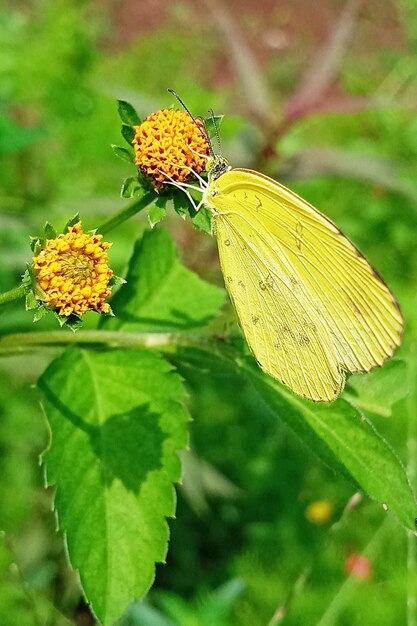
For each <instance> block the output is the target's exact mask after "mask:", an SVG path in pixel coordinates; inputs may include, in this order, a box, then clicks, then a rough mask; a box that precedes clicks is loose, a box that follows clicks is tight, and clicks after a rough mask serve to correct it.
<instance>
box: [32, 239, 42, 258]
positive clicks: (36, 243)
mask: <svg viewBox="0 0 417 626" xmlns="http://www.w3.org/2000/svg"><path fill="white" fill-rule="evenodd" d="M30 249H31V250H32V252H33V256H38V254H39V252H40V251H41V250H42V239H40V238H39V237H31V238H30Z"/></svg>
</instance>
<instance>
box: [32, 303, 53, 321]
mask: <svg viewBox="0 0 417 626" xmlns="http://www.w3.org/2000/svg"><path fill="white" fill-rule="evenodd" d="M38 305H39V302H38ZM48 313H50V310H49V309H47V308H46V307H44V306H43V304H41V305H39V306H38V308H37V309H35V312H34V314H33V322H39V320H41V319H42V318H43V317H45V315H47V314H48Z"/></svg>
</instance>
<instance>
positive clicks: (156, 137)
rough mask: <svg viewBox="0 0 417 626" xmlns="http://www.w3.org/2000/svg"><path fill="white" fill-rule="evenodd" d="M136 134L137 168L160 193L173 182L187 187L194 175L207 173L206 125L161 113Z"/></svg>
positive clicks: (187, 117)
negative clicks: (166, 184)
mask: <svg viewBox="0 0 417 626" xmlns="http://www.w3.org/2000/svg"><path fill="white" fill-rule="evenodd" d="M134 131H135V138H134V140H133V142H132V143H133V147H134V149H135V163H136V166H137V167H138V168H139V169H140V170H141V171H142V172H143V173H144V174H146V175H147V176H149V177H150V178H151V179H152V180H153V185H154V188H155V190H156V191H159V190H160V189H161V187H162V186H163V185H164V183H168V182H170V179H172V180H174V181H176V182H179V183H183V182H186V181H187V180H188V179H190V178H192V177H193V172H195V173H197V174H200V173H201V172H202V171H203V170H204V169H205V166H206V162H207V157H208V156H209V154H210V153H209V145H208V141H207V138H206V132H205V129H204V125H203V123H202V122H200V120H196V121H194V120H193V119H192V118H191V116H190V115H189V114H188V113H185V112H183V111H178V110H173V109H164V110H163V111H157V112H156V113H152V114H151V115H149V116H148V117H147V118H146V119H145V120H144V121H143V122H142V124H140V125H139V126H135V127H134ZM191 170H192V171H191ZM168 177H170V178H168Z"/></svg>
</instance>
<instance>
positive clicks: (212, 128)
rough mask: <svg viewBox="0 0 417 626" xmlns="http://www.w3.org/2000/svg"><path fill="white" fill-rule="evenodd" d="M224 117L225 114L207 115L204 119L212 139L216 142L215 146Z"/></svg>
mask: <svg viewBox="0 0 417 626" xmlns="http://www.w3.org/2000/svg"><path fill="white" fill-rule="evenodd" d="M223 117H224V115H215V116H214V117H206V118H205V120H204V126H205V127H206V130H207V133H208V136H209V138H210V141H211V142H212V143H214V144H215V146H216V144H217V136H218V135H217V133H218V132H219V131H220V126H221V123H222V121H223ZM214 150H215V148H214ZM215 151H216V150H215Z"/></svg>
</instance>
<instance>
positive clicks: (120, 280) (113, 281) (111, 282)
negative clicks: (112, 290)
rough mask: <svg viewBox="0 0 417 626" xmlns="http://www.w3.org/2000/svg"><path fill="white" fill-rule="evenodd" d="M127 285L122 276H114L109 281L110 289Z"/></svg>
mask: <svg viewBox="0 0 417 626" xmlns="http://www.w3.org/2000/svg"><path fill="white" fill-rule="evenodd" d="M125 283H126V281H125V279H124V278H122V277H121V276H115V275H114V274H113V276H112V277H111V278H110V280H109V287H114V286H115V285H124V284H125Z"/></svg>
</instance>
